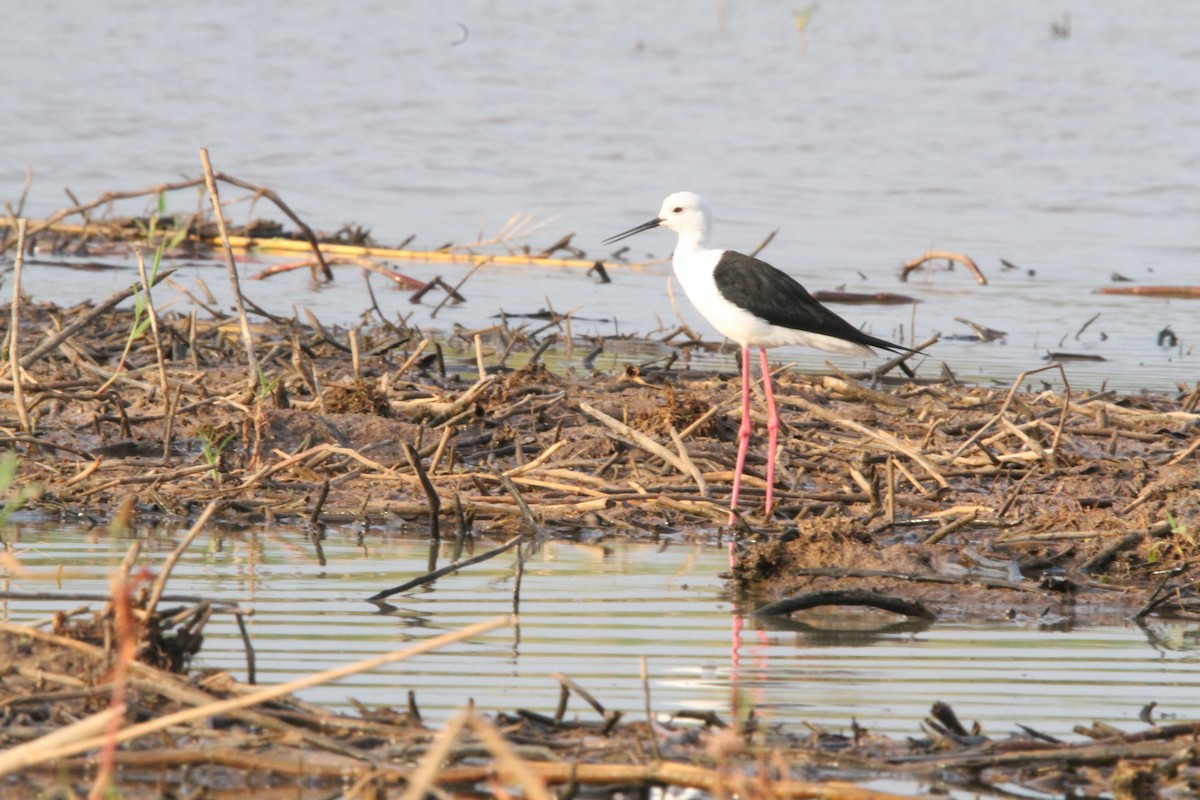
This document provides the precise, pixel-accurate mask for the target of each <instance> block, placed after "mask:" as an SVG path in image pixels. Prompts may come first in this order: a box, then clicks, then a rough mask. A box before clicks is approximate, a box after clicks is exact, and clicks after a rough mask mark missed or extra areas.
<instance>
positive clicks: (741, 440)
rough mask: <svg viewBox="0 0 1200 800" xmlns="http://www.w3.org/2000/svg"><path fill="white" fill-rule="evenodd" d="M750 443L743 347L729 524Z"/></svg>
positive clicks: (747, 356)
mask: <svg viewBox="0 0 1200 800" xmlns="http://www.w3.org/2000/svg"><path fill="white" fill-rule="evenodd" d="M749 444H750V348H749V347H743V348H742V425H741V427H740V428H738V452H737V466H735V467H734V468H733V496H732V497H731V498H730V499H729V524H730V525H732V524H733V520H734V515H733V509H735V508H737V504H738V493H739V492H740V491H741V489H742V468H743V467H745V466H746V448H747V447H748V446H749Z"/></svg>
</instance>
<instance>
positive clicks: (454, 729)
mask: <svg viewBox="0 0 1200 800" xmlns="http://www.w3.org/2000/svg"><path fill="white" fill-rule="evenodd" d="M471 715H472V712H471V711H470V710H469V709H464V710H462V711H459V712H457V713H455V714H454V716H452V717H451V718H450V719H449V720H447V721H446V724H445V726H443V727H442V729H441V730H440V731H438V733H437V735H436V736H434V737H433V741H432V742H430V743H429V749H428V750H426V751H425V755H424V756H422V757H421V760H420V761H419V762H417V768H416V769H415V770H413V771H412V773H411V774H409V775H408V786H407V787H406V788H405V790H404V794H402V795H400V800H423V798H425V796H426V795H428V794H429V790H430V789H431V788H432V787H433V785H434V782H435V781H436V779H437V774H438V770H440V769H441V768H442V762H444V761H445V760H446V757H447V756H448V755H449V754H450V748H452V747H453V746H454V742H455V740H456V739H458V735H459V734H460V733H462V730H463V728H464V727H466V724H467V720H468V719H470V718H471Z"/></svg>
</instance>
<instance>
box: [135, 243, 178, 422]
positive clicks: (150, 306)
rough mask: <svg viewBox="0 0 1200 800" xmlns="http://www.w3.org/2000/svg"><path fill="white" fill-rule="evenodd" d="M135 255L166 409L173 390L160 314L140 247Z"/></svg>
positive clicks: (136, 249)
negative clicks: (161, 334) (169, 382)
mask: <svg viewBox="0 0 1200 800" xmlns="http://www.w3.org/2000/svg"><path fill="white" fill-rule="evenodd" d="M133 253H134V255H135V256H136V257H137V265H138V276H139V277H140V278H141V280H142V291H143V292H145V294H146V313H147V314H148V315H149V318H150V335H151V338H152V339H153V340H154V356H155V359H156V360H157V361H158V380H159V384H160V387H161V390H162V401H163V408H164V409H165V408H168V407H169V406H170V404H171V390H170V389H169V388H168V386H167V364H166V358H165V357H164V355H163V346H162V337H161V336H160V335H159V332H158V312H157V311H155V309H154V297H153V295H152V294H151V293H150V281H149V279H148V278H147V277H146V260H145V259H144V258H142V250H141V248H140V247H135V248H133Z"/></svg>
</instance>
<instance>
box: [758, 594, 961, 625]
mask: <svg viewBox="0 0 1200 800" xmlns="http://www.w3.org/2000/svg"><path fill="white" fill-rule="evenodd" d="M820 606H868V607H870V608H878V609H880V610H882V611H890V612H892V613H893V614H903V615H904V616H906V617H917V618H918V619H937V614H935V613H933V612H932V611H930V610H929V608H928V607H927V606H926V605H925V604H924V603H922V602H920V601H919V600H905V599H904V598H903V597H894V596H891V595H885V594H880V593H878V592H872V591H868V590H865V589H845V590H830V591H824V592H807V593H805V594H801V595H796V596H795V597H789V598H787V599H784V600H778V601H776V602H774V603H768V604H767V605H765V606H763V607H762V608H760V609H758V610H757V611H755V612H754V616H756V617H773V616H782V615H785V614H791V613H792V612H793V611H804V610H805V609H809V608H818V607H820Z"/></svg>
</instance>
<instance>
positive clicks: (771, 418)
mask: <svg viewBox="0 0 1200 800" xmlns="http://www.w3.org/2000/svg"><path fill="white" fill-rule="evenodd" d="M659 226H662V227H664V228H670V229H671V230H673V231H675V233H677V234H678V235H679V242H678V243H677V244H676V245H675V255H674V257H673V258H672V264H673V265H674V268H675V275H676V277H678V278H679V282H680V284H682V285H683V290H684V292H686V293H687V296H688V299H689V300H691V301H692V305H694V306H695V307H696V310H697V311H699V312H700V313H701V314H702V315H703V316H704V318H705V319H707V320H708V321H709V322H710V323H712V326H713V327H714V328H716V329H717V330H718V331H720V333H721V334H722V335H724V336H725V337H726V338H728V339H731V340H733V341H735V342H737V343H738V344H739V345H740V346H741V348H742V423H741V426H740V427H739V428H738V453H737V466H736V467H735V468H734V473H733V494H732V496H731V497H730V501H729V507H730V512H729V521H730V522H731V523H732V522H733V519H734V515H733V509H735V508H737V503H738V492H739V490H740V489H741V483H742V469H743V467H744V466H745V463H746V448H747V445H748V444H749V442H750V348H751V347H757V348H758V349H759V354H760V356H761V361H762V375H763V393H764V394H765V395H766V400H767V431H768V433H769V438H770V441H769V446H770V449H769V450H768V451H767V498H766V510H767V514H768V515H769V514H770V513H771V509H772V505H773V501H774V490H775V449H776V444H777V441H778V436H779V415H778V414H777V413H776V411H775V395H774V391H773V389H772V386H771V371H770V368H769V367H768V365H767V348H768V347H778V346H780V345H785V344H799V345H806V346H808V347H815V348H817V349H819V350H829V351H832V352H834V353H845V354H847V355H870V354H871V353H872V350H871V348H872V347H879V348H882V349H884V350H891V351H893V352H897V353H907V352H910V351H909V350H908V349H907V348H904V347H901V346H900V345H897V344H892V343H891V342H889V341H886V340H884V339H879V338H877V337H875V336H871V335H870V334H867V333H863V332H862V331H860V330H859V329H858V328H856V327H854V326H853V325H851V324H850V323H849V322H846V320H844V319H842V318H841V317H839V316H838V315H837V314H835V313H833V312H832V311H830V310H829V309H828V308H826V307H825V306H823V305H821V304H820V303H818V302H817V301H816V300H815V299H813V296H812V295H810V294H809V293H808V290H807V289H805V288H804V287H803V286H801V285H800V284H799V283H798V282H797V281H796V280H795V279H793V278H792V277H791V276H790V275H788V274H787V273H785V272H782V271H781V270H779V269H776V268H775V267H773V266H771V265H770V264H768V263H766V262H765V261H760V260H758V259H757V258H752V257H750V256H747V255H743V254H741V253H736V252H734V251H733V250H716V249H713V248H710V247H708V246H706V244H705V240H706V239H707V238H708V233H709V230H710V228H711V226H712V211H711V209H710V208H709V205H708V203H707V202H705V200H704V198H702V197H700V195H698V194H695V193H693V192H676V193H675V194H673V195H671V196H670V197H668V198H667V199H666V200H664V201H663V204H662V208H661V209H660V210H659V212H658V216H657V217H655V218H654V219H652V220H650V221H649V222H646V223H643V224H641V225H638V226H637V227H636V228H632V229H630V230H627V231H625V232H624V233H619V234H617V235H616V236H612V237H610V238H608V239H605V240H604V243H605V244H611V243H613V242H616V241H619V240H621V239H624V238H625V237H627V236H633V235H634V234H635V233H641V232H642V231H648V230H650V229H651V228H657V227H659Z"/></svg>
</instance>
